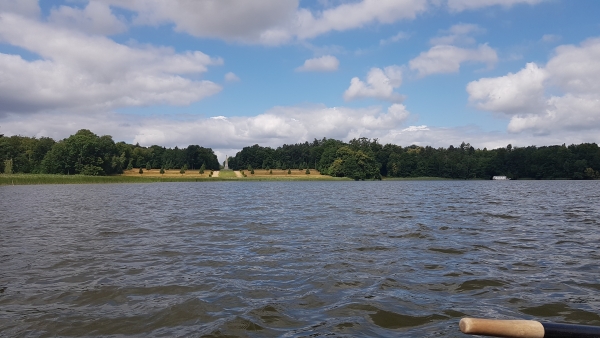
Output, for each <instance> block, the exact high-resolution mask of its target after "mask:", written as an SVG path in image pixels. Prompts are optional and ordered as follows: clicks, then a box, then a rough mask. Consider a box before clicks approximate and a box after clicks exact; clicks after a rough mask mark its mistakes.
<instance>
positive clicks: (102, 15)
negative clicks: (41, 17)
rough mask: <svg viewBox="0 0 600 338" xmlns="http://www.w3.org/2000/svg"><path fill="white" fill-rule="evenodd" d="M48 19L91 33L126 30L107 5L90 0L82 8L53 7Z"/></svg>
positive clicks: (102, 33)
mask: <svg viewBox="0 0 600 338" xmlns="http://www.w3.org/2000/svg"><path fill="white" fill-rule="evenodd" d="M48 21H49V22H51V23H53V24H55V25H57V26H61V27H65V28H70V29H74V30H79V31H83V32H87V33H91V34H100V35H112V34H118V33H122V32H125V31H126V30H127V25H126V24H125V23H124V22H123V21H122V20H120V19H119V18H117V17H116V16H115V15H114V14H113V13H112V12H111V10H110V8H109V6H108V5H107V4H103V3H101V2H98V1H90V2H89V3H88V5H87V6H86V7H85V8H84V9H78V8H73V7H69V6H60V7H59V8H53V9H52V10H51V11H50V15H49V16H48Z"/></svg>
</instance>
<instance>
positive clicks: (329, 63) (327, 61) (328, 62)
mask: <svg viewBox="0 0 600 338" xmlns="http://www.w3.org/2000/svg"><path fill="white" fill-rule="evenodd" d="M339 65H340V61H339V60H338V59H337V58H336V57H335V56H332V55H324V56H321V57H318V58H314V59H308V60H306V61H304V65H302V66H301V67H298V68H296V71H299V72H333V71H336V70H337V69H338V66H339Z"/></svg>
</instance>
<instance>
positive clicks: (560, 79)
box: [467, 38, 600, 134]
mask: <svg viewBox="0 0 600 338" xmlns="http://www.w3.org/2000/svg"><path fill="white" fill-rule="evenodd" d="M599 58H600V39H599V38H594V39H589V40H586V41H584V42H583V43H582V44H581V45H579V46H574V45H565V46H560V47H558V48H556V50H555V53H554V56H553V57H552V58H551V59H550V60H549V61H548V63H547V64H546V66H545V67H539V66H537V65H536V64H533V63H530V64H527V65H526V67H525V68H524V69H523V70H521V71H519V72H518V73H515V74H512V73H510V74H508V75H505V76H502V77H498V78H489V79H480V80H478V81H473V82H471V83H469V84H468V85H467V92H468V93H469V101H470V102H471V103H473V104H475V106H476V107H477V108H479V109H482V110H487V111H492V112H499V113H503V114H506V115H508V116H510V118H511V120H510V123H509V125H508V131H509V132H513V133H519V132H523V131H531V132H533V133H535V134H556V133H560V132H565V131H568V130H570V131H580V132H581V131H585V130H595V132H597V131H598V129H599V128H600V65H598V62H597V60H598V59H599ZM547 92H553V93H555V94H554V95H547V94H546V93H547Z"/></svg>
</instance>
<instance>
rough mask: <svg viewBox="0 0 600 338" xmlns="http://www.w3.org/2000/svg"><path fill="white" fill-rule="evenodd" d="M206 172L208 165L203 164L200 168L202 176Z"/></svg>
mask: <svg viewBox="0 0 600 338" xmlns="http://www.w3.org/2000/svg"><path fill="white" fill-rule="evenodd" d="M204 170H206V165H204V163H202V166H201V167H200V174H204Z"/></svg>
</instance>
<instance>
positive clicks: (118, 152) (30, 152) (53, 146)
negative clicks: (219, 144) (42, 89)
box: [0, 129, 219, 175]
mask: <svg viewBox="0 0 600 338" xmlns="http://www.w3.org/2000/svg"><path fill="white" fill-rule="evenodd" d="M10 161H12V162H10ZM9 163H11V164H12V168H10V169H11V171H12V172H15V173H47V174H64V175H69V174H71V175H72V174H84V175H111V174H120V173H122V172H123V170H124V169H126V168H129V169H131V168H133V167H136V168H140V169H141V168H146V169H147V170H149V169H159V168H164V169H174V168H183V167H184V166H186V167H189V168H200V167H201V166H202V165H204V166H205V168H208V169H215V170H217V169H219V161H218V160H217V156H216V155H215V154H214V152H213V151H212V149H210V148H203V147H200V146H198V145H190V146H188V147H187V148H185V149H179V148H177V147H175V148H174V149H171V148H165V147H161V146H157V145H153V146H151V147H141V146H139V145H138V144H136V145H131V144H126V143H124V142H117V143H115V142H114V141H113V139H112V137H111V136H108V135H105V136H98V135H96V134H94V133H92V132H91V131H89V130H86V129H82V130H79V131H78V132H77V133H75V134H74V135H71V136H69V137H68V138H66V139H64V140H61V141H58V142H56V141H54V140H53V139H51V138H48V137H41V138H39V139H38V138H35V137H24V136H11V137H0V172H5V171H6V169H7V167H6V164H9Z"/></svg>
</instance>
